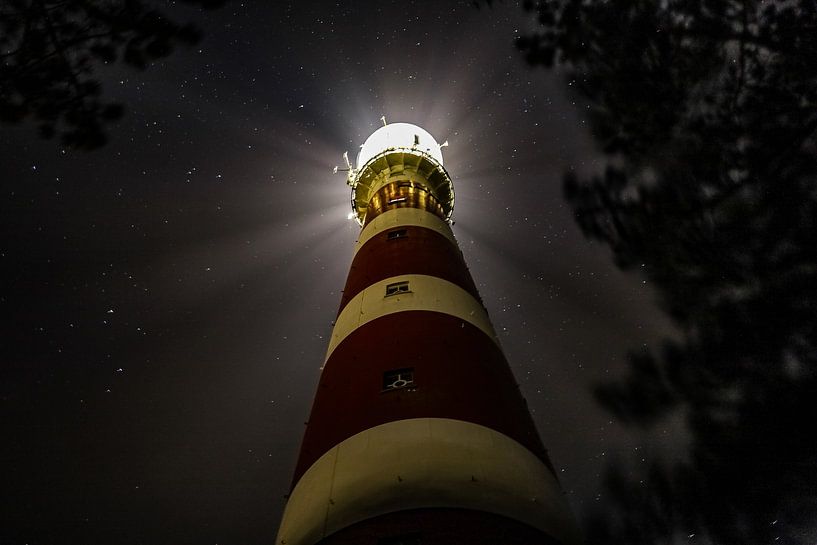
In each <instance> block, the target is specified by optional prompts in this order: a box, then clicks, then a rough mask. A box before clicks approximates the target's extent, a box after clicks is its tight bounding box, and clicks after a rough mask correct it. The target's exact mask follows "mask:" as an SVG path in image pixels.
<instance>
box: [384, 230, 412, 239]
mask: <svg viewBox="0 0 817 545" xmlns="http://www.w3.org/2000/svg"><path fill="white" fill-rule="evenodd" d="M406 236H408V230H406V229H393V230H391V231H389V232H388V234H387V235H386V239H387V240H394V239H396V238H405V237H406Z"/></svg>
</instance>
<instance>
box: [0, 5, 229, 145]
mask: <svg viewBox="0 0 817 545" xmlns="http://www.w3.org/2000/svg"><path fill="white" fill-rule="evenodd" d="M185 1H186V2H187V3H189V4H193V5H197V6H200V7H202V8H214V7H218V6H221V5H223V4H224V0H185ZM0 31H2V32H0V51H2V54H1V55H0V122H4V123H11V124H17V123H21V122H25V121H33V122H34V123H36V124H37V125H38V128H39V132H40V135H41V136H42V137H43V138H52V137H54V136H57V135H58V136H59V137H60V139H61V141H62V142H63V143H64V144H65V145H69V146H73V147H77V148H84V149H94V148H98V147H100V146H102V145H104V144H105V142H106V140H107V136H106V126H108V125H109V124H110V123H112V122H114V121H115V120H117V119H119V118H120V117H121V116H122V115H123V113H124V107H123V105H122V104H117V103H112V102H106V101H105V100H104V99H103V97H102V85H101V83H100V82H99V80H98V79H96V78H95V77H94V76H95V69H96V68H98V66H100V65H105V64H108V65H110V64H115V63H121V64H123V65H127V66H130V67H133V68H136V69H141V70H144V69H146V68H147V67H148V65H149V63H150V62H152V61H154V60H156V59H160V58H163V57H166V56H168V55H170V54H171V53H172V51H173V49H174V47H176V46H177V45H180V44H181V45H191V44H195V43H197V42H198V41H199V40H200V38H201V36H200V33H199V31H198V30H197V29H196V28H195V27H193V26H192V25H189V24H186V25H183V24H179V23H176V22H174V21H172V20H171V19H169V18H168V17H167V16H165V15H164V14H163V13H161V12H160V11H158V10H157V9H154V8H153V7H150V6H149V5H148V4H146V3H144V2H142V1H140V0H115V1H111V2H94V1H90V0H63V1H57V2H48V1H46V0H7V2H6V4H5V5H4V7H3V8H2V10H0Z"/></svg>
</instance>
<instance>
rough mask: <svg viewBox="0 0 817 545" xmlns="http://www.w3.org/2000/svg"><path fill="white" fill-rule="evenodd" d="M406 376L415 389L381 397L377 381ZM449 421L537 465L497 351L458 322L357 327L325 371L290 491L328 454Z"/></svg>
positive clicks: (416, 316) (413, 314)
mask: <svg viewBox="0 0 817 545" xmlns="http://www.w3.org/2000/svg"><path fill="white" fill-rule="evenodd" d="M407 367H410V368H413V369H414V380H415V384H416V388H413V389H408V388H407V389H402V390H394V391H388V392H383V391H382V389H383V374H384V373H385V372H386V371H389V370H393V369H400V368H407ZM424 417H425V418H451V419H455V420H464V421H467V422H473V423H475V424H480V425H483V426H486V427H489V428H492V429H494V430H496V431H499V432H501V433H503V434H505V435H507V436H509V437H511V438H513V439H515V440H516V441H518V442H519V443H521V444H522V445H524V446H525V447H527V448H528V449H529V450H530V451H531V452H533V453H534V454H535V455H536V456H538V457H539V458H541V459H542V460H543V461H544V462H545V463H546V464H547V465H548V467H549V468H551V471H553V470H552V467H551V466H550V462H549V461H548V458H547V454H546V453H545V449H544V447H543V446H542V443H541V441H540V439H539V436H538V434H537V432H536V428H535V427H534V425H533V421H532V419H531V417H530V413H529V412H528V408H527V404H526V403H525V400H524V398H523V397H522V395H521V393H520V392H519V388H518V387H517V385H516V382H515V380H514V378H513V375H512V373H511V370H510V368H509V367H508V364H507V362H506V361H505V357H504V356H503V354H502V351H501V350H500V349H499V347H498V346H497V345H496V343H494V342H493V341H492V340H491V339H490V338H489V337H488V336H487V335H486V334H485V333H484V332H483V331H481V330H480V329H478V328H477V327H476V326H473V325H471V324H469V323H468V322H464V321H463V320H461V319H460V318H457V317H454V316H450V315H448V314H442V313H437V312H431V311H419V310H418V311H405V312H398V313H395V314H389V315H387V316H383V317H381V318H378V319H376V320H373V321H371V322H368V323H366V324H364V325H363V326H361V327H359V328H357V329H356V330H355V331H354V332H353V333H351V334H350V335H349V336H348V337H347V338H346V339H344V340H343V341H342V342H341V343H340V344H339V345H338V346H337V348H335V350H334V352H332V355H331V356H330V358H329V360H328V361H327V362H326V365H325V366H324V370H323V373H322V375H321V379H320V383H319V386H318V392H317V394H316V396H315V401H314V404H313V406H312V413H311V415H310V420H309V425H308V426H307V429H306V434H305V436H304V441H303V444H302V445H301V454H300V457H299V460H298V464H297V467H296V469H295V477H294V480H293V484H294V483H296V482H297V481H298V479H300V477H301V475H302V474H303V472H304V471H306V470H307V469H308V468H309V466H311V465H312V464H313V463H314V462H315V461H316V460H317V459H318V458H319V457H320V456H321V455H323V454H324V453H325V452H327V451H328V450H330V449H331V448H332V447H334V446H335V445H337V444H338V443H340V442H341V441H343V440H344V439H347V438H349V437H351V436H352V435H355V434H356V433H359V432H361V431H363V430H366V429H368V428H371V427H374V426H378V425H380V424H385V423H387V422H393V421H396V420H404V419H408V418H424Z"/></svg>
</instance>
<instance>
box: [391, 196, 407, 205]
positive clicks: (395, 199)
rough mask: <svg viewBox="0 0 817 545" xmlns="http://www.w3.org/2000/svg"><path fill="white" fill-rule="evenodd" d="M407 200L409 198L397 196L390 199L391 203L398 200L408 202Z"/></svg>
mask: <svg viewBox="0 0 817 545" xmlns="http://www.w3.org/2000/svg"><path fill="white" fill-rule="evenodd" d="M406 200H407V199H406V198H405V197H395V198H393V199H389V204H396V203H398V202H406Z"/></svg>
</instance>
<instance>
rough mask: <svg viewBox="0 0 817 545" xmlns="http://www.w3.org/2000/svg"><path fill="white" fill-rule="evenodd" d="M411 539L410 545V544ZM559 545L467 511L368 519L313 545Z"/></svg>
mask: <svg viewBox="0 0 817 545" xmlns="http://www.w3.org/2000/svg"><path fill="white" fill-rule="evenodd" d="M412 539H414V541H412ZM383 543H393V544H397V543H405V544H410V543H422V545H451V544H455V543H468V544H469V545H496V544H498V543H502V544H514V545H559V541H557V540H556V539H554V538H552V537H551V536H549V535H547V534H545V533H544V532H542V531H540V530H538V529H536V528H533V527H531V526H528V525H527V524H523V523H521V522H518V521H515V520H513V519H509V518H507V517H503V516H500V515H494V514H492V513H486V512H484V511H474V510H469V509H450V508H437V509H410V510H406V511H398V512H396V513H388V514H386V515H380V516H377V517H372V518H370V519H367V520H364V521H361V522H358V523H357V524H353V525H352V526H348V527H346V528H343V529H342V530H339V531H337V532H335V533H334V534H332V535H330V536H329V537H326V538H325V539H322V540H321V541H319V542H318V543H317V545H378V544H383Z"/></svg>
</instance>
